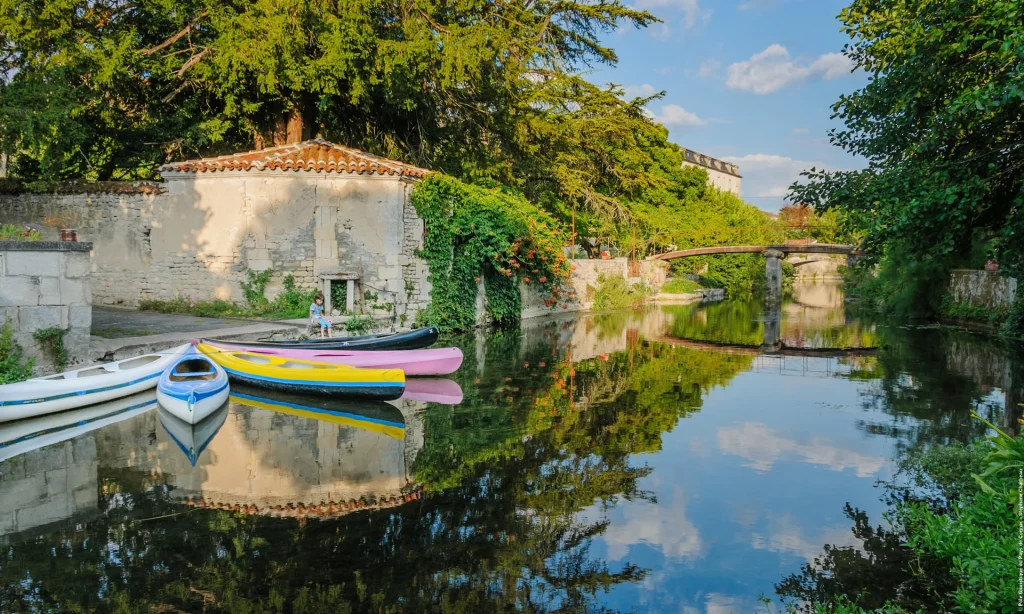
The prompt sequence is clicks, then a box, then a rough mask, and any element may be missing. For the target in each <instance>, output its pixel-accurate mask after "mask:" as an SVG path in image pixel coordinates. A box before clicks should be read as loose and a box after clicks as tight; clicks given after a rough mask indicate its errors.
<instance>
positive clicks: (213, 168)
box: [158, 139, 432, 179]
mask: <svg viewBox="0 0 1024 614" xmlns="http://www.w3.org/2000/svg"><path fill="white" fill-rule="evenodd" d="M158 170H159V171H160V172H161V173H215V172H221V171H249V172H251V171H257V172H259V171H306V172H310V171H315V172H318V173H346V174H356V175H390V176H393V177H397V178H411V179H422V178H423V177H425V176H426V175H427V174H428V173H430V172H432V171H430V170H428V169H425V168H420V167H418V166H413V165H411V164H406V163H405V162H399V161H397V160H389V159H388V158H382V157H380V156H375V155H373V154H369V153H366V152H365V151H359V150H358V149H351V148H349V147H342V146H341V145H335V144H334V143H331V142H330V141H325V140H324V139H313V140H310V141H302V142H301V143H293V144H290V145H280V146H278V147H268V148H266V149H258V150H254V151H246V152H240V153H235V154H230V155H226V156H217V157H215V158H201V159H199V160H186V161H184V162H170V163H168V164H164V165H163V166H161V167H160V168H159V169H158Z"/></svg>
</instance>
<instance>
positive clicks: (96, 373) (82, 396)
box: [0, 346, 188, 422]
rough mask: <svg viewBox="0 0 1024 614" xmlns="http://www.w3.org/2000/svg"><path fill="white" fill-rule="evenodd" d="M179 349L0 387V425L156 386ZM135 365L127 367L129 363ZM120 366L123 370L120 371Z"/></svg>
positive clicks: (183, 349)
mask: <svg viewBox="0 0 1024 614" xmlns="http://www.w3.org/2000/svg"><path fill="white" fill-rule="evenodd" d="M187 348H188V346H181V347H178V348H174V349H171V350H168V351H166V352H161V353H154V354H146V355H144V356H137V357H135V358H128V359H125V360H120V361H117V362H113V363H108V364H104V365H98V366H91V367H85V368H82V369H76V370H74V371H68V372H66V373H60V374H57V375H50V376H46V377H40V378H34V379H30V380H26V381H24V382H18V383H17V384H7V385H4V386H0V422H9V421H12V420H22V419H25V418H33V417H36V416H43V415H46V414H51V413H55V412H60V411H67V410H70V409H76V408H79V407H85V406H86V405H93V404H95V403H105V402H107V401H112V400H114V399H119V398H121V397H126V396H129V395H132V394H136V393H138V392H143V391H145V390H151V389H152V388H155V387H156V385H157V380H158V379H159V378H160V375H161V374H162V373H163V372H164V371H165V370H166V369H167V367H168V366H170V365H171V364H172V363H174V362H176V361H177V359H178V358H179V357H180V356H181V355H182V354H183V353H184V352H185V351H186V350H187ZM133 363H134V364H135V365H138V366H131V365H132V364H133ZM122 366H124V367H126V368H124V369H122V368H121V367H122Z"/></svg>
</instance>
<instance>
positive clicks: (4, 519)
mask: <svg viewBox="0 0 1024 614" xmlns="http://www.w3.org/2000/svg"><path fill="white" fill-rule="evenodd" d="M17 526H18V525H17V524H16V523H15V522H14V512H13V511H10V512H0V535H6V534H8V533H14V531H15V529H16V528H17Z"/></svg>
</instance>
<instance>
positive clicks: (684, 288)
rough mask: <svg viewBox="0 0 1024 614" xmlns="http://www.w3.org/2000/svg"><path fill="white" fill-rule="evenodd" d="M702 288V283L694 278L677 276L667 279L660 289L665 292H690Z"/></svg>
mask: <svg viewBox="0 0 1024 614" xmlns="http://www.w3.org/2000/svg"><path fill="white" fill-rule="evenodd" d="M700 289H701V287H700V284H699V283H697V282H695V281H693V280H692V279H686V278H675V279H670V280H668V281H666V282H665V283H664V285H662V286H661V290H660V291H661V292H663V293H665V294H688V293H690V292H696V291H697V290H700Z"/></svg>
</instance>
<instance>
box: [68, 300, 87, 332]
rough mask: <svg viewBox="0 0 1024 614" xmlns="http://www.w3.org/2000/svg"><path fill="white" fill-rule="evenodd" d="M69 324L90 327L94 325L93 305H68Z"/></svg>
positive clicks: (77, 326)
mask: <svg viewBox="0 0 1024 614" xmlns="http://www.w3.org/2000/svg"><path fill="white" fill-rule="evenodd" d="M68 324H69V326H71V328H89V327H91V326H92V306H91V305H72V306H71V307H68Z"/></svg>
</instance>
